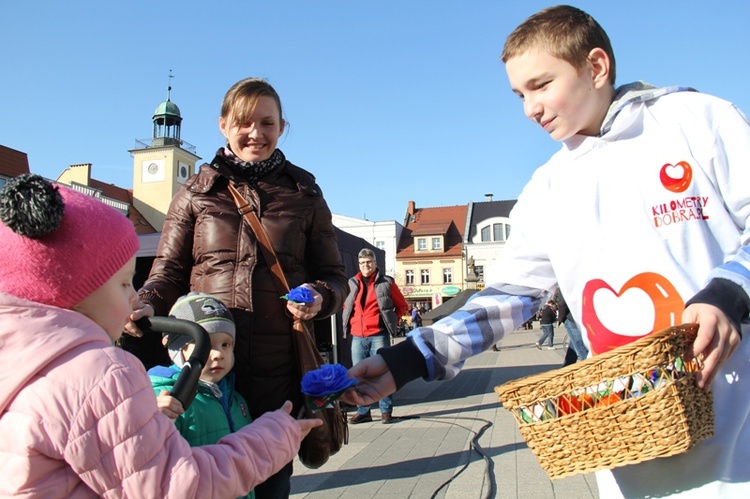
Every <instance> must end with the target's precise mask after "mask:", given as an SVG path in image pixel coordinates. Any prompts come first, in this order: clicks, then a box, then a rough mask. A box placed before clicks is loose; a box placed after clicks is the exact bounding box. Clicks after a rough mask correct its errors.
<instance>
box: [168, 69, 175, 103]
mask: <svg viewBox="0 0 750 499" xmlns="http://www.w3.org/2000/svg"><path fill="white" fill-rule="evenodd" d="M167 78H168V80H167V102H169V101H170V100H171V99H170V97H171V96H172V78H174V76H172V70H171V69H170V70H169V76H168V77H167Z"/></svg>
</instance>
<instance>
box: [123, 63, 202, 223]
mask: <svg viewBox="0 0 750 499" xmlns="http://www.w3.org/2000/svg"><path fill="white" fill-rule="evenodd" d="M171 77H172V76H171V75H170V78H171ZM171 92H172V87H171V86H169V87H167V100H166V101H164V102H162V103H161V104H159V106H158V107H157V108H156V111H154V116H153V118H152V119H153V122H154V129H153V135H152V137H151V139H143V140H136V149H132V150H130V154H131V155H132V156H133V205H134V206H135V207H136V209H137V210H138V211H139V212H141V213H142V214H143V216H144V217H145V218H146V220H148V221H149V223H150V224H151V225H153V226H154V227H155V228H156V229H158V230H159V231H161V227H162V225H164V218H165V217H166V215H167V210H168V209H169V203H170V202H171V201H172V198H173V197H174V195H175V194H176V193H177V190H178V189H179V188H180V186H181V185H182V184H183V183H184V182H185V181H186V180H187V179H188V177H190V175H192V174H193V173H195V164H196V162H197V161H198V160H200V159H201V158H200V157H199V156H197V155H196V154H195V146H193V145H191V144H190V143H188V142H186V141H184V140H182V139H181V138H180V127H181V125H182V116H180V109H179V108H178V107H177V105H176V104H175V103H173V102H172V101H171V99H170V96H171Z"/></svg>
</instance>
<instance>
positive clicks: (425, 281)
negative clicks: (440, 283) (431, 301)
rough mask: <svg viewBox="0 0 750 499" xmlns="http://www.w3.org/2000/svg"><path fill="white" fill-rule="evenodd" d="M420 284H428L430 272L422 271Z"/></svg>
mask: <svg viewBox="0 0 750 499" xmlns="http://www.w3.org/2000/svg"><path fill="white" fill-rule="evenodd" d="M422 284H430V270H429V269H422Z"/></svg>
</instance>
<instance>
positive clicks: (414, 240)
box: [394, 201, 467, 310]
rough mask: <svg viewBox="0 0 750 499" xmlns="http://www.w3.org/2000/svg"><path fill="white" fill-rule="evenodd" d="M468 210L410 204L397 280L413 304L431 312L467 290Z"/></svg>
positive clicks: (463, 207) (403, 233)
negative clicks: (465, 241)
mask: <svg viewBox="0 0 750 499" xmlns="http://www.w3.org/2000/svg"><path fill="white" fill-rule="evenodd" d="M466 209H467V207H466V206H443V207H437V208H417V207H416V205H415V203H414V201H409V203H408V207H407V210H406V215H405V216H404V224H403V225H404V230H403V232H402V234H401V238H400V241H399V246H398V253H397V254H396V273H395V276H394V277H395V278H396V283H397V284H398V285H399V287H400V288H401V291H402V293H403V295H404V298H406V300H407V301H408V302H409V303H410V304H413V305H416V306H417V307H418V308H424V309H425V310H429V309H432V308H434V307H437V306H439V305H441V304H442V303H443V301H444V300H445V299H450V298H451V297H453V296H455V295H457V294H458V293H459V292H460V291H461V290H463V289H465V287H466V283H465V277H466V273H465V270H464V268H465V265H464V256H463V229H464V225H465V221H466Z"/></svg>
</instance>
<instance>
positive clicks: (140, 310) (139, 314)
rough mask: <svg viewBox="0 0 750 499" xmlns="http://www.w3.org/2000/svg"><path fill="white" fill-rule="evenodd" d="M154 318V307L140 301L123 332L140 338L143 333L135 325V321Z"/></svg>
mask: <svg viewBox="0 0 750 499" xmlns="http://www.w3.org/2000/svg"><path fill="white" fill-rule="evenodd" d="M153 316H154V307H152V306H151V305H146V304H144V303H143V302H142V301H140V300H138V301H137V302H136V304H135V306H134V307H133V313H132V314H130V317H129V318H128V322H127V323H125V327H124V328H123V332H124V333H125V334H127V335H130V336H135V337H136V338H140V337H141V336H143V331H141V330H140V329H139V328H138V326H136V325H135V321H137V320H138V319H143V318H144V317H153Z"/></svg>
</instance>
